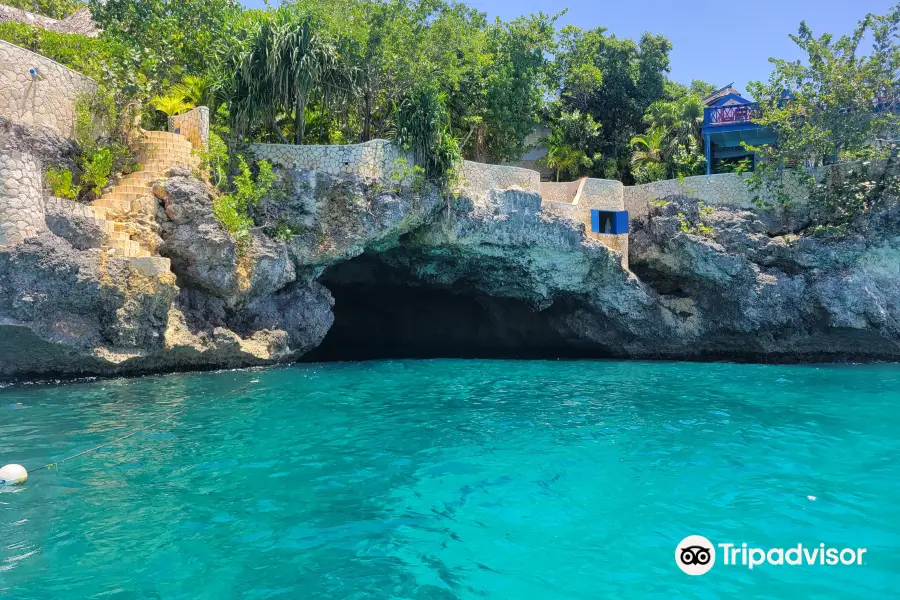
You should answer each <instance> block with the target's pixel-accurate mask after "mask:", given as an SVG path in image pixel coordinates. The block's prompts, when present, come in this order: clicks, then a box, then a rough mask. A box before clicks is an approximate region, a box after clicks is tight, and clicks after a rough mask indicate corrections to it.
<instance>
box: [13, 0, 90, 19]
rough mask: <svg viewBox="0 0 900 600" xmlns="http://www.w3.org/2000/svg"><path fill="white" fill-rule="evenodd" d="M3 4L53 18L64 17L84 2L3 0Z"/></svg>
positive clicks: (68, 0)
mask: <svg viewBox="0 0 900 600" xmlns="http://www.w3.org/2000/svg"><path fill="white" fill-rule="evenodd" d="M3 4H5V5H7V6H12V7H13V8H21V9H22V10H27V11H28V12H33V13H36V14H39V15H44V16H45V17H51V18H53V19H65V18H66V17H68V16H69V15H70V14H72V13H73V12H75V11H76V10H77V9H78V8H79V7H80V6H84V2H79V1H78V0H3Z"/></svg>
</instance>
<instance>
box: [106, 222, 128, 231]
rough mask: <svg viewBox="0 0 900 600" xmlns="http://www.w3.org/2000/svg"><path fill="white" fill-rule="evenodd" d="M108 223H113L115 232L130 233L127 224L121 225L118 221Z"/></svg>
mask: <svg viewBox="0 0 900 600" xmlns="http://www.w3.org/2000/svg"><path fill="white" fill-rule="evenodd" d="M107 223H112V225H113V231H119V232H121V231H128V225H126V224H125V223H120V222H118V221H107Z"/></svg>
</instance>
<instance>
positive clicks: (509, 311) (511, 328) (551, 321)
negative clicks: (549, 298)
mask: <svg viewBox="0 0 900 600" xmlns="http://www.w3.org/2000/svg"><path fill="white" fill-rule="evenodd" d="M319 281H320V282H321V283H322V284H323V285H325V287H327V288H328V289H329V290H330V291H331V293H332V295H333V296H334V309H333V310H334V325H333V326H332V327H331V329H330V330H329V332H328V335H327V336H326V337H325V339H324V341H323V342H322V344H321V345H320V346H319V347H318V348H316V349H315V350H313V351H312V352H310V353H309V354H307V355H306V356H305V357H304V361H310V362H324V361H347V360H371V359H385V358H547V359H551V358H584V357H591V358H606V357H607V356H606V355H605V354H603V353H602V352H601V351H599V350H598V348H597V346H595V345H592V346H590V347H587V345H586V344H584V342H582V341H579V340H578V339H577V338H575V337H574V336H570V335H566V334H565V327H564V326H562V323H563V322H564V321H563V316H564V315H565V314H566V312H567V311H569V310H571V308H572V307H571V306H568V305H567V304H566V302H565V301H559V302H556V303H554V305H553V306H551V307H550V308H547V309H545V310H542V311H535V310H534V309H533V308H532V307H531V306H530V305H529V304H527V303H526V302H522V301H519V300H513V299H509V298H496V297H492V296H488V295H486V294H483V293H481V292H479V291H478V290H476V289H475V288H474V287H472V286H470V285H467V284H465V283H462V284H458V285H454V286H453V287H447V286H437V285H429V284H425V283H423V282H422V281H419V280H417V279H415V278H413V277H411V276H410V275H409V274H408V273H406V272H404V271H403V270H402V269H397V268H394V267H391V266H388V265H387V264H385V263H384V262H382V261H381V260H380V259H379V258H378V255H376V254H365V255H363V256H360V257H357V258H355V259H353V260H350V261H347V262H345V263H340V264H338V265H335V266H333V267H331V268H329V269H328V270H326V271H325V272H324V273H323V274H322V276H321V277H320V278H319Z"/></svg>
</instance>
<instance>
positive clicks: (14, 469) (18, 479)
mask: <svg viewBox="0 0 900 600" xmlns="http://www.w3.org/2000/svg"><path fill="white" fill-rule="evenodd" d="M26 479H28V471H26V470H25V467H23V466H22V465H6V466H5V467H3V468H2V469H0V486H4V485H18V484H20V483H25V480H26Z"/></svg>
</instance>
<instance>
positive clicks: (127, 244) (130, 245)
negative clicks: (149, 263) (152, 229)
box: [107, 239, 150, 256]
mask: <svg viewBox="0 0 900 600" xmlns="http://www.w3.org/2000/svg"><path fill="white" fill-rule="evenodd" d="M107 245H108V246H109V247H110V248H114V249H116V250H122V251H123V253H125V254H126V255H127V256H143V255H146V256H150V253H149V252H148V251H147V250H144V249H143V248H141V245H140V244H138V243H137V242H135V241H132V240H117V239H110V240H109V243H108V244H107Z"/></svg>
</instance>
